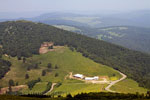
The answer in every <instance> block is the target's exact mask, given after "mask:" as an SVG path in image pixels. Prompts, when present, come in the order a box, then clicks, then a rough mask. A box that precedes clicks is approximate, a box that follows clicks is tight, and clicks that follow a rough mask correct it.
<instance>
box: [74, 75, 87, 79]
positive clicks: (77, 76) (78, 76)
mask: <svg viewBox="0 0 150 100" xmlns="http://www.w3.org/2000/svg"><path fill="white" fill-rule="evenodd" d="M73 77H75V78H81V79H83V78H84V76H83V75H82V74H75V75H73Z"/></svg>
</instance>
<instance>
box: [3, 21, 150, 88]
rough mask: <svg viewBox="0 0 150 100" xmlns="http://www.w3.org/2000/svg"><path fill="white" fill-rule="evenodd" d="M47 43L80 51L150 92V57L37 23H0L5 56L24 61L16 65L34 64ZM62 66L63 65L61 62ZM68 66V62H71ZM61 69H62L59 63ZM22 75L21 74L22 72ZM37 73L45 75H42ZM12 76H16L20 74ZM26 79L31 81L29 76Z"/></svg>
mask: <svg viewBox="0 0 150 100" xmlns="http://www.w3.org/2000/svg"><path fill="white" fill-rule="evenodd" d="M113 35H114V34H113ZM43 42H54V45H55V46H65V45H67V46H68V47H69V48H71V49H75V50H76V51H78V52H80V53H81V55H83V56H84V57H86V58H89V59H92V60H93V61H95V62H97V63H100V64H103V65H107V66H110V67H112V68H114V69H116V70H119V71H121V72H123V73H125V74H126V75H127V76H128V77H129V78H132V79H134V80H136V81H137V82H139V85H140V86H143V87H147V88H150V87H149V86H150V85H149V84H150V79H149V71H150V68H149V65H150V55H148V54H145V53H141V52H137V51H132V50H129V49H126V48H123V47H121V46H117V45H113V44H110V43H107V42H104V41H101V40H98V39H94V38H90V37H87V36H84V35H81V34H76V33H73V32H69V31H65V30H61V29H58V28H55V27H53V26H49V25H45V24H42V23H33V22H29V21H12V22H11V21H10V22H4V23H0V44H1V45H2V49H3V54H7V55H10V56H12V57H16V58H15V59H18V60H20V61H19V62H17V61H16V64H21V62H22V61H21V59H24V60H25V59H27V60H30V57H32V56H33V55H34V56H35V57H36V56H38V55H39V48H40V46H41V44H42V43H43ZM34 56H33V57H34ZM43 56H44V55H43ZM44 58H46V56H44V57H43V58H42V59H44ZM65 58H66V57H65ZM39 59H40V58H39ZM12 60H14V59H12ZM59 62H60V63H61V60H60V61H59ZM66 62H68V60H67V61H66ZM70 62H71V61H70ZM82 62H84V61H82ZM57 63H58V61H57V62H56V61H55V62H54V64H57ZM71 64H72V63H71ZM41 65H43V64H41V62H36V60H35V61H29V64H27V65H21V66H24V68H25V67H26V66H28V67H27V68H28V70H30V67H31V68H32V69H33V68H36V69H38V66H41ZM82 65H83V66H85V67H87V66H86V64H85V63H83V64H82ZM87 65H88V64H87ZM43 66H46V65H43ZM53 66H54V65H53ZM58 66H60V65H59V63H58ZM67 66H69V64H68V65H64V67H67ZM74 67H76V68H75V69H74V71H75V72H77V71H79V69H78V70H77V68H78V67H79V66H78V63H76V65H74ZM25 69H26V68H25ZM91 69H92V70H93V71H94V70H96V71H97V69H96V68H95V69H94V67H89V70H91ZM14 70H16V69H14ZM40 70H41V71H43V70H47V69H44V67H42V68H41V69H40ZM36 71H37V70H32V71H29V72H28V74H29V75H32V74H33V75H34V73H36ZM50 71H51V70H50ZM55 71H56V70H54V72H55ZM57 71H58V70H57ZM57 71H56V72H55V73H52V74H51V75H52V76H58V72H59V71H58V72H57ZM67 71H71V69H68V70H67ZM67 71H65V72H60V73H59V74H62V73H68V72H67ZM93 71H92V72H91V74H93V75H94V74H97V73H98V72H97V73H95V72H93ZM81 72H84V69H82V70H81ZM87 72H88V71H87ZM108 72H109V71H108ZM18 73H20V72H19V71H18ZM37 73H38V74H41V72H40V73H39V72H37ZM43 73H45V72H43ZM7 74H9V73H7ZM21 74H25V73H20V76H21ZM99 74H100V73H99ZM101 74H104V73H101ZM110 74H111V73H110ZM12 75H16V73H14V74H12ZM62 75H63V74H62ZM26 76H27V78H28V75H26ZM33 78H34V76H33ZM52 79H53V77H52ZM112 79H115V78H112ZM55 80H58V81H61V80H62V79H60V78H58V77H57V78H56V79H55ZM143 80H144V81H143Z"/></svg>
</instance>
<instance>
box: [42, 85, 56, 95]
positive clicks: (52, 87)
mask: <svg viewBox="0 0 150 100" xmlns="http://www.w3.org/2000/svg"><path fill="white" fill-rule="evenodd" d="M56 84H57V83H52V86H51V89H50V90H49V91H48V92H46V93H45V95H47V94H48V93H50V92H51V91H53V89H54V86H55V85H56Z"/></svg>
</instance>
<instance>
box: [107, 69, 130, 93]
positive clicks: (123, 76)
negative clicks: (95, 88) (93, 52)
mask: <svg viewBox="0 0 150 100" xmlns="http://www.w3.org/2000/svg"><path fill="white" fill-rule="evenodd" d="M118 72H119V71H118ZM119 73H120V74H121V75H122V78H120V79H119V80H116V81H112V82H111V83H110V84H109V85H108V86H107V87H106V88H105V90H106V91H109V92H116V91H113V90H111V89H110V88H111V87H112V86H113V85H115V84H116V83H118V82H120V81H122V80H124V79H126V78H127V76H126V75H125V74H123V73H121V72H119Z"/></svg>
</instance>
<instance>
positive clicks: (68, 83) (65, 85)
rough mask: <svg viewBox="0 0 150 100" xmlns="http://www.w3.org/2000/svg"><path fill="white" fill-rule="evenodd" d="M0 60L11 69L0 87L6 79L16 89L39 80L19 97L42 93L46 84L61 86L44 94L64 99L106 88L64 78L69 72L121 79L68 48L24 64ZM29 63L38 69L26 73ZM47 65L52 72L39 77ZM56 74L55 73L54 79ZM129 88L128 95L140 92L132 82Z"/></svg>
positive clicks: (112, 71) (31, 59) (34, 57)
mask: <svg viewBox="0 0 150 100" xmlns="http://www.w3.org/2000/svg"><path fill="white" fill-rule="evenodd" d="M3 58H4V59H6V60H8V61H10V62H11V63H12V66H11V70H10V71H9V72H8V73H7V74H6V75H5V77H4V78H3V79H1V80H0V86H1V87H6V86H8V84H7V83H8V81H9V80H10V79H12V80H14V82H15V83H16V82H18V83H19V85H23V84H27V82H28V81H31V80H35V79H37V78H41V82H38V83H36V84H35V86H34V87H33V88H32V90H29V89H23V90H22V92H23V93H42V92H43V91H45V89H46V86H47V83H48V82H52V83H61V84H62V85H60V86H59V87H57V86H56V87H54V90H53V91H52V92H50V93H48V94H51V95H64V96H65V95H66V94H68V93H71V94H72V95H75V94H78V93H82V92H87V93H88V92H102V91H104V88H105V87H106V86H107V84H91V83H85V82H82V81H79V80H73V79H69V77H67V76H68V75H69V72H73V73H74V74H76V73H80V74H84V75H86V76H100V77H101V76H106V77H108V80H111V78H112V77H113V78H114V77H115V78H116V79H119V78H121V75H120V74H119V73H118V72H117V71H115V70H114V69H112V68H111V67H108V66H105V65H102V64H98V63H95V62H94V61H92V60H90V59H89V58H85V57H84V56H82V54H81V53H79V52H76V51H71V50H70V49H69V48H68V47H62V48H61V49H58V50H56V51H50V52H48V53H46V54H40V55H33V56H32V57H29V58H27V60H26V63H25V64H24V63H23V61H22V60H18V59H17V58H14V57H10V58H9V57H6V56H3ZM30 62H32V63H39V62H40V64H39V67H38V68H37V69H31V70H30V71H27V66H28V64H29V63H30ZM48 63H51V64H52V68H51V69H50V70H51V71H47V72H46V75H45V76H42V75H41V74H42V70H43V69H44V70H47V69H48V68H47V65H48ZM56 65H57V66H58V68H57V69H55V66H56ZM56 73H58V76H57V77H55V74H56ZM25 74H28V75H29V79H25ZM114 74H115V76H114ZM132 83H133V85H132ZM129 84H131V85H130V86H132V87H134V88H135V89H134V90H132V93H135V92H139V91H140V90H141V91H142V90H143V89H142V88H141V89H140V88H139V87H138V85H136V86H135V85H134V81H131V82H130V83H129ZM136 84H137V83H136ZM127 86H128V84H124V85H122V88H127V89H128V87H127ZM136 88H137V89H138V90H137V89H136ZM117 91H118V90H117ZM145 91H146V90H145ZM145 91H143V92H145ZM122 92H124V90H122ZM128 92H130V91H128ZM143 92H142V93H143Z"/></svg>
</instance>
